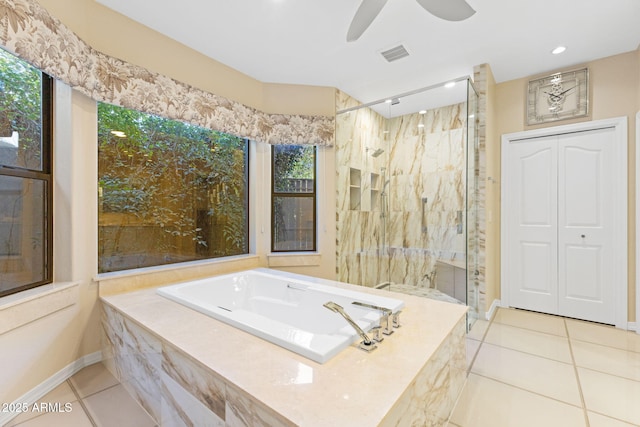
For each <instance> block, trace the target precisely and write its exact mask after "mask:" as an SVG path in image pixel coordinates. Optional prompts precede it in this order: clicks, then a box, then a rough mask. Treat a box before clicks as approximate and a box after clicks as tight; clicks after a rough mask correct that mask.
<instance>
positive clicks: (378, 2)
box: [347, 0, 387, 42]
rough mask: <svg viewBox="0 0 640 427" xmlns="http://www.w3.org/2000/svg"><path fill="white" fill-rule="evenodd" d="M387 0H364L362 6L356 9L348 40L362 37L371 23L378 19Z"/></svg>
mask: <svg viewBox="0 0 640 427" xmlns="http://www.w3.org/2000/svg"><path fill="white" fill-rule="evenodd" d="M386 3H387V0H362V3H360V7H359V8H358V10H357V11H356V14H355V16H354V17H353V20H352V21H351V25H350V26H349V31H348V32H347V41H348V42H352V41H356V40H358V39H359V38H360V36H361V35H362V33H364V32H365V30H366V29H367V28H369V25H371V23H372V22H373V20H374V19H376V16H378V14H379V13H380V11H381V10H382V8H383V7H384V5H385V4H386Z"/></svg>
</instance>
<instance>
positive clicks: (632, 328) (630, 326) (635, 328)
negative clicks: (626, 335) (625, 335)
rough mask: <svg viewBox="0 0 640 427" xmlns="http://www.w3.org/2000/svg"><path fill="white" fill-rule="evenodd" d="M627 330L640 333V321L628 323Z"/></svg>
mask: <svg viewBox="0 0 640 427" xmlns="http://www.w3.org/2000/svg"><path fill="white" fill-rule="evenodd" d="M627 331H635V332H637V333H639V334H640V331H639V330H638V323H637V322H629V323H627Z"/></svg>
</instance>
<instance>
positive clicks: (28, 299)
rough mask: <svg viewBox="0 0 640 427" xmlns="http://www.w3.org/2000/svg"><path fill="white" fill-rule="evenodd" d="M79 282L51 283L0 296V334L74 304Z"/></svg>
mask: <svg viewBox="0 0 640 427" xmlns="http://www.w3.org/2000/svg"><path fill="white" fill-rule="evenodd" d="M79 284H80V283H79V282H66V283H52V284H50V285H43V286H38V287H37V288H33V289H29V290H26V291H23V292H18V293H17V294H13V295H8V296H6V297H3V298H0V318H1V319H2V322H0V335H1V334H4V333H6V332H9V331H11V330H13V329H17V328H19V327H21V326H23V325H26V324H27V323H31V322H33V321H35V320H38V319H41V318H43V317H45V316H48V315H49V314H51V313H54V312H56V311H59V310H62V309H63V308H66V307H69V306H71V305H73V304H75V303H76V301H78V289H79Z"/></svg>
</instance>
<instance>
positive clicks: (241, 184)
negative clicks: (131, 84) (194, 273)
mask: <svg viewBox="0 0 640 427" xmlns="http://www.w3.org/2000/svg"><path fill="white" fill-rule="evenodd" d="M248 160H249V159H248V141H247V140H245V139H242V138H238V137H235V136H231V135H228V134H224V133H220V132H216V131H212V130H210V129H206V128H202V127H198V126H193V125H190V124H186V123H183V122H179V121H175V120H169V119H164V118H161V117H158V116H153V115H150V114H146V113H142V112H139V111H135V110H129V109H125V108H121V107H116V106H113V105H109V104H104V103H99V104H98V185H99V194H98V196H99V199H98V200H99V207H98V246H99V247H98V251H99V254H98V265H99V267H98V268H99V272H101V273H103V272H109V271H119V270H126V269H131V268H140V267H148V266H154V265H162V264H171V263H176V262H183V261H192V260H199V259H207V258H217V257H224V256H231V255H239V254H245V253H248V240H249V239H248V230H249V226H248V180H249V178H248Z"/></svg>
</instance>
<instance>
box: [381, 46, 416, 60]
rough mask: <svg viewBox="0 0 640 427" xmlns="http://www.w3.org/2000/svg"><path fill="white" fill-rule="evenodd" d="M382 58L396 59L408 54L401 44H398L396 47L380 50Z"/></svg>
mask: <svg viewBox="0 0 640 427" xmlns="http://www.w3.org/2000/svg"><path fill="white" fill-rule="evenodd" d="M380 54H381V55H382V56H384V59H386V60H387V62H393V61H397V60H398V59H401V58H404V57H405V56H409V52H407V49H405V48H404V46H402V45H398V46H396V47H392V48H391V49H387V50H385V51H382V52H380Z"/></svg>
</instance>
